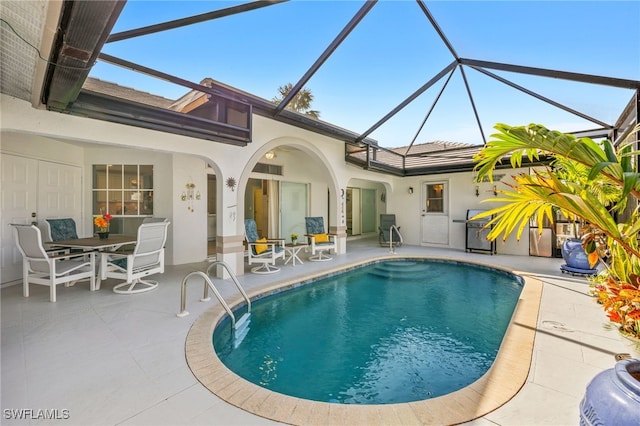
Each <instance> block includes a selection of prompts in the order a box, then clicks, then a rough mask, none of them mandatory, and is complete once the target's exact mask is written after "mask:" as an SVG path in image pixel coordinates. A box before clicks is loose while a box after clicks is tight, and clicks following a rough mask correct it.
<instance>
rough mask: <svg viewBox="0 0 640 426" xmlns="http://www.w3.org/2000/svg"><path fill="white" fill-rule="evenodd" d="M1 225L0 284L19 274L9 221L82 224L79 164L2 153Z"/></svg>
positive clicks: (19, 275) (11, 279) (18, 258)
mask: <svg viewBox="0 0 640 426" xmlns="http://www.w3.org/2000/svg"><path fill="white" fill-rule="evenodd" d="M0 170H2V172H1V179H2V180H1V184H2V219H1V220H0V222H1V226H2V228H1V229H0V240H1V246H0V247H1V248H0V250H1V256H0V259H1V262H2V263H1V265H0V283H7V282H11V281H15V280H18V279H20V278H21V277H22V256H21V255H20V252H19V251H18V248H17V247H16V245H15V242H14V239H13V229H12V228H11V224H12V223H19V224H25V223H38V224H39V225H40V228H41V229H42V225H43V224H42V221H43V220H44V219H45V218H55V217H72V218H74V219H75V221H76V224H77V225H78V233H81V226H82V220H81V219H82V203H81V198H82V172H81V168H80V167H76V166H68V165H64V164H56V163H50V162H47V161H39V160H35V159H32V158H25V157H20V156H16V155H9V154H2V155H1V161H0Z"/></svg>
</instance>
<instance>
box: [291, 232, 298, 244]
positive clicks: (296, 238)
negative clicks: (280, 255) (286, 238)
mask: <svg viewBox="0 0 640 426" xmlns="http://www.w3.org/2000/svg"><path fill="white" fill-rule="evenodd" d="M297 241H298V234H291V243H292V244H295V243H296V242H297Z"/></svg>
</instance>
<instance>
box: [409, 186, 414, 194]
mask: <svg viewBox="0 0 640 426" xmlns="http://www.w3.org/2000/svg"><path fill="white" fill-rule="evenodd" d="M411 194H413V186H410V187H409V195H411Z"/></svg>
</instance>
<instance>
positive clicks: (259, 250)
mask: <svg viewBox="0 0 640 426" xmlns="http://www.w3.org/2000/svg"><path fill="white" fill-rule="evenodd" d="M266 242H267V239H266V238H260V239H259V240H256V243H266ZM255 248H256V254H260V253H264V252H265V251H267V249H268V248H269V246H268V245H267V244H256V245H255Z"/></svg>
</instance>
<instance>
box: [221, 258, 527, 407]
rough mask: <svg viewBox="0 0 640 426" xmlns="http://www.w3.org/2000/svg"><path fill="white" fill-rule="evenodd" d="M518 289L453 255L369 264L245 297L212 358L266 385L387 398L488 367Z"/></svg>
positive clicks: (328, 397)
mask: <svg viewBox="0 0 640 426" xmlns="http://www.w3.org/2000/svg"><path fill="white" fill-rule="evenodd" d="M521 290H522V283H521V280H520V279H519V278H518V277H516V276H514V275H511V274H508V273H505V272H502V271H496V270H492V269H489V268H483V267H478V266H472V265H468V264H463V263H457V262H442V261H428V260H419V259H418V260H403V261H385V262H379V263H373V264H370V265H366V266H364V267H360V268H357V269H354V270H351V271H348V272H345V273H341V274H338V275H335V276H332V277H329V278H326V279H322V280H318V281H315V282H313V283H310V284H308V285H303V286H299V287H297V288H295V289H292V290H287V291H284V292H282V293H278V294H275V295H272V296H268V297H265V298H263V299H260V300H257V301H255V302H253V305H252V314H251V324H250V330H249V333H248V334H247V336H246V337H245V338H244V340H243V341H242V343H241V344H240V345H239V346H238V347H237V348H235V349H234V348H233V344H232V343H231V341H232V339H231V331H230V321H229V320H228V319H227V320H225V321H223V322H222V323H221V324H220V325H219V326H218V327H217V328H216V330H215V332H214V336H213V343H214V347H215V350H216V353H217V355H218V357H219V358H220V359H221V361H222V362H223V363H224V364H225V365H226V366H227V367H228V368H229V369H230V370H232V371H233V372H235V373H236V374H238V375H239V376H241V377H243V378H245V379H246V380H249V381H251V382H253V383H255V384H258V385H260V386H262V387H264V388H267V389H270V390H273V391H275V392H279V393H283V394H286V395H290V396H295V397H299V398H304V399H309V400H315V401H325V402H339V403H345V404H391V403H400V402H410V401H418V400H424V399H428V398H434V397H437V396H440V395H444V394H447V393H450V392H453V391H456V390H458V389H461V388H463V387H465V386H467V385H469V384H471V383H472V382H474V381H475V380H477V379H478V378H480V377H481V376H482V375H483V374H484V373H485V372H486V371H487V370H488V369H489V367H490V366H491V364H492V363H493V360H494V359H495V356H496V354H497V352H498V348H499V346H500V343H501V341H502V338H503V335H504V333H505V330H506V328H507V326H508V324H509V321H510V319H511V316H512V314H513V311H514V309H515V306H516V303H517V300H518V297H519V295H520V292H521Z"/></svg>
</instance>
